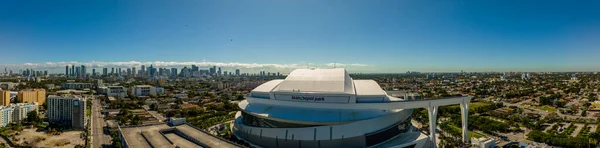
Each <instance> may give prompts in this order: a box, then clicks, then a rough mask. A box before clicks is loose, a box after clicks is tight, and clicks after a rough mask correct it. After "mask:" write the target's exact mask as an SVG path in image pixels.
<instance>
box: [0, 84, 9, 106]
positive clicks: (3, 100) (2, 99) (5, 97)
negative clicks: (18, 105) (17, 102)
mask: <svg viewBox="0 0 600 148" xmlns="http://www.w3.org/2000/svg"><path fill="white" fill-rule="evenodd" d="M0 104H1V105H4V106H8V105H9V104H10V91H9V90H2V88H0Z"/></svg>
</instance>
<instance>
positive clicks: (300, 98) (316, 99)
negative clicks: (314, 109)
mask: <svg viewBox="0 0 600 148" xmlns="http://www.w3.org/2000/svg"><path fill="white" fill-rule="evenodd" d="M292 100H298V101H312V102H324V101H325V97H315V96H292Z"/></svg>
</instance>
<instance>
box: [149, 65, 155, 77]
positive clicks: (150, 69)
mask: <svg viewBox="0 0 600 148" xmlns="http://www.w3.org/2000/svg"><path fill="white" fill-rule="evenodd" d="M148 72H149V73H150V77H154V67H152V64H150V67H148Z"/></svg>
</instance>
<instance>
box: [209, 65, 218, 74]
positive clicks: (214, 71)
mask: <svg viewBox="0 0 600 148" xmlns="http://www.w3.org/2000/svg"><path fill="white" fill-rule="evenodd" d="M216 73H217V66H213V67H212V68H211V69H210V74H211V75H214V74H216Z"/></svg>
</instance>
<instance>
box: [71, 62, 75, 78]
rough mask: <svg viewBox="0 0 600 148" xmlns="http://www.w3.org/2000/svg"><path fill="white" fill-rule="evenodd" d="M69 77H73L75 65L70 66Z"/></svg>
mask: <svg viewBox="0 0 600 148" xmlns="http://www.w3.org/2000/svg"><path fill="white" fill-rule="evenodd" d="M71 77H75V65H71Z"/></svg>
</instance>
